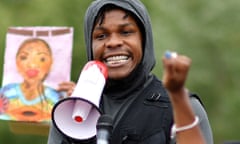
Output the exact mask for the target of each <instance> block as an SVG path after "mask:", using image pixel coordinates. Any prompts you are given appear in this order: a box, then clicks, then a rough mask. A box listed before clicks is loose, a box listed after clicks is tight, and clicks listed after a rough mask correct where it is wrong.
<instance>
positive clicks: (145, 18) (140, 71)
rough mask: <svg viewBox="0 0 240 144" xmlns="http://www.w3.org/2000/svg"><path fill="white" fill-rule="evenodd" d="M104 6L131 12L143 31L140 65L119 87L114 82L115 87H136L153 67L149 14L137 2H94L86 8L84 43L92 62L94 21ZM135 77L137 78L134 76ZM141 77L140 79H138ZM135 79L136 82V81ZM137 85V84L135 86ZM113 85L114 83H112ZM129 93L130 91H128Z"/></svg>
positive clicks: (110, 0)
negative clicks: (124, 85)
mask: <svg viewBox="0 0 240 144" xmlns="http://www.w3.org/2000/svg"><path fill="white" fill-rule="evenodd" d="M106 5H115V6H117V7H120V8H122V9H124V10H126V11H129V12H131V13H132V14H133V15H135V18H138V21H140V22H141V24H142V26H143V28H144V30H141V32H142V35H143V38H144V42H143V44H144V45H143V57H142V61H141V63H140V64H139V65H138V67H137V68H136V69H135V70H134V71H133V72H132V74H130V76H128V77H127V78H126V79H124V80H122V81H121V86H120V85H119V84H120V83H119V80H118V82H117V83H118V84H116V82H115V84H116V85H115V86H117V85H118V87H119V86H120V87H122V86H123V84H124V83H125V84H129V82H130V83H131V87H132V88H133V87H135V88H136V87H138V86H140V85H142V83H143V82H144V81H146V78H147V77H148V75H149V73H150V72H151V70H152V69H153V67H154V65H155V56H154V48H153V35H152V27H151V22H150V18H149V14H148V12H147V10H146V8H145V6H144V5H143V4H142V2H140V1H139V0H95V1H93V2H92V3H91V5H90V6H89V7H88V9H87V12H86V14H85V19H84V20H85V21H84V22H85V23H84V34H85V43H86V49H87V57H88V60H93V54H92V31H93V28H94V23H95V19H96V18H97V16H98V13H99V12H100V11H101V9H102V8H103V7H105V6H106ZM136 75H137V76H136ZM140 77H141V78H140ZM136 79H137V80H136ZM136 83H137V84H136ZM112 84H113V85H114V82H112ZM126 89H127V90H129V89H131V88H130V87H129V85H128V86H126V88H123V89H122V90H126ZM130 91H131V90H130Z"/></svg>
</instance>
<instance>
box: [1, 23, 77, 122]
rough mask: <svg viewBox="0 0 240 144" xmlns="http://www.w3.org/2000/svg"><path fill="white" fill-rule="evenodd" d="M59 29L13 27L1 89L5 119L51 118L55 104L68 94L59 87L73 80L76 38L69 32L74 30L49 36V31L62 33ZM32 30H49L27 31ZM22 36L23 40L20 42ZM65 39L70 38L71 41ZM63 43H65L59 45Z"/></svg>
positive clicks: (9, 38)
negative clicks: (71, 75)
mask: <svg viewBox="0 0 240 144" xmlns="http://www.w3.org/2000/svg"><path fill="white" fill-rule="evenodd" d="M59 30H61V29H58V28H55V29H54V28H51V29H50V30H49V28H46V27H37V28H36V27H32V28H25V29H20V28H15V29H14V28H11V29H9V31H8V34H7V46H6V51H5V59H4V60H5V63H4V74H3V82H2V87H1V89H0V119H1V120H10V121H22V122H49V121H51V111H52V107H53V106H54V104H55V103H56V102H57V101H59V100H60V99H62V98H64V97H65V94H64V93H61V92H58V91H57V90H56V87H57V85H58V83H60V82H62V81H69V79H70V68H71V51H72V37H71V36H70V37H69V34H70V32H72V31H71V29H69V30H70V31H68V32H69V33H62V34H61V35H60V34H59V33H58V34H59V35H54V33H52V34H50V36H49V31H50V32H51V31H58V32H61V31H59ZM28 31H35V32H44V31H46V32H47V33H46V35H43V34H44V33H40V35H38V33H35V34H34V33H33V35H32V36H28V35H26V33H24V32H28ZM62 32H64V31H62ZM55 34H56V33H55ZM64 34H66V35H64ZM70 35H72V34H70ZM67 36H68V37H67ZM19 37H22V38H23V39H22V40H21V41H20V40H19ZM61 39H68V40H67V41H68V43H66V40H65V41H62V40H61ZM11 40H12V41H11ZM14 41H15V43H14ZM62 42H65V43H64V44H62V45H59V43H62ZM17 43H19V44H18V45H17V46H13V44H17ZM8 44H9V45H8ZM54 44H55V45H54ZM66 44H67V45H66ZM59 46H60V47H59ZM62 52H63V53H62ZM62 67H64V69H62Z"/></svg>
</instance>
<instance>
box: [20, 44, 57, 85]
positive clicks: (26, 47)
mask: <svg viewBox="0 0 240 144" xmlns="http://www.w3.org/2000/svg"><path fill="white" fill-rule="evenodd" d="M52 61H53V59H52V54H51V51H50V49H49V48H48V45H46V44H45V43H44V42H42V41H31V42H27V43H25V44H23V45H22V47H21V48H20V49H19V51H18V53H17V56H16V65H17V68H18V71H19V73H20V74H21V75H22V76H23V78H24V80H25V81H27V82H30V83H31V82H34V81H35V82H38V81H42V80H44V78H45V77H46V75H47V74H48V73H49V71H50V69H51V65H52Z"/></svg>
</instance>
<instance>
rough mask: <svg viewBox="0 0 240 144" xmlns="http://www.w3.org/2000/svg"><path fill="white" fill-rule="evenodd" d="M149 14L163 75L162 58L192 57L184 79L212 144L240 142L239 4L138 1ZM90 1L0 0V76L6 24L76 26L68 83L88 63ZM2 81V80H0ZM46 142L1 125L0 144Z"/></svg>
mask: <svg viewBox="0 0 240 144" xmlns="http://www.w3.org/2000/svg"><path fill="white" fill-rule="evenodd" d="M142 1H143V2H144V3H145V4H146V7H147V8H148V10H149V13H150V16H151V19H152V25H153V32H154V40H155V50H156V59H157V65H156V68H155V69H154V71H153V72H154V73H155V74H157V75H158V76H159V77H161V74H162V73H161V70H162V65H161V57H162V55H163V53H164V51H166V50H176V51H178V52H179V53H183V54H186V55H188V56H189V57H191V58H192V60H193V63H192V68H191V72H190V74H189V78H188V81H187V86H188V88H189V89H190V90H192V91H194V92H197V93H198V94H199V95H200V96H201V98H202V100H203V102H204V104H205V108H206V110H207V113H208V115H209V120H210V123H211V126H212V129H213V134H214V140H215V143H216V144H220V143H223V142H224V141H228V140H240V135H239V132H238V131H239V129H240V116H239V105H240V95H239V88H240V82H239V76H238V75H239V72H240V66H239V64H240V60H239V54H240V49H239V45H240V28H239V25H240V16H239V13H240V9H239V7H240V1H239V0H227V1H226V0H198V1H197V0H193V1H189V0H178V1H173V0H142ZM90 2H91V1H90V0H70V1H69V0H56V1H49V0H0V65H1V67H0V75H2V67H3V63H4V62H3V56H4V48H5V40H6V31H7V28H8V27H9V26H71V27H74V30H75V32H74V47H73V59H72V76H71V78H72V80H73V81H76V80H77V78H78V75H79V72H80V70H81V68H82V66H83V65H84V64H85V62H86V55H85V47H84V41H83V40H84V36H83V15H84V13H85V10H86V9H87V6H88V5H89V3H90ZM0 81H2V77H0ZM26 143H34V144H46V143H47V136H38V135H18V134H14V133H12V132H11V131H10V130H9V127H8V123H7V122H4V121H0V144H26Z"/></svg>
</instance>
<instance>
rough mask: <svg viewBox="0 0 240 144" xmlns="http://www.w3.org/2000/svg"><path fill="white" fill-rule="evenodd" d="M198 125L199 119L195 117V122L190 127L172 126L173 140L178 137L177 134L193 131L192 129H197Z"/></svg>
mask: <svg viewBox="0 0 240 144" xmlns="http://www.w3.org/2000/svg"><path fill="white" fill-rule="evenodd" d="M198 123H199V117H198V116H195V120H194V122H193V123H191V124H189V125H186V126H182V127H179V128H177V127H176V125H175V124H174V125H173V126H172V130H171V138H174V137H175V136H176V133H177V132H181V131H185V130H188V129H191V128H193V127H195V126H196V125H197V124H198Z"/></svg>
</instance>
